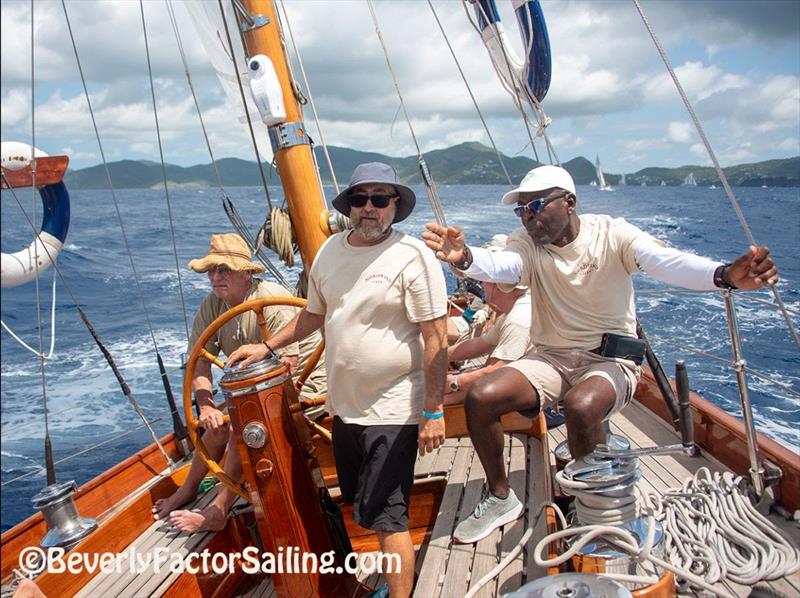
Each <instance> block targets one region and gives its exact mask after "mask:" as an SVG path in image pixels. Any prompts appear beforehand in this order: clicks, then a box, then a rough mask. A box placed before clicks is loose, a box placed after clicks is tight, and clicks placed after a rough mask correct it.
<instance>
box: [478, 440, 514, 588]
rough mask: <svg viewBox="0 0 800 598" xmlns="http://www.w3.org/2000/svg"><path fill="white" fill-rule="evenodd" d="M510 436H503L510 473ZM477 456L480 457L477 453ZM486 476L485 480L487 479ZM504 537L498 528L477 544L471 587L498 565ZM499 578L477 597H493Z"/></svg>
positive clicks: (491, 582)
mask: <svg viewBox="0 0 800 598" xmlns="http://www.w3.org/2000/svg"><path fill="white" fill-rule="evenodd" d="M510 452H511V449H510V436H504V437H503V464H504V465H505V469H506V473H508V461H509V457H510ZM475 458H476V459H478V455H477V453H476V454H475ZM481 469H482V468H481ZM485 479H486V478H485V476H484V480H485ZM502 537H503V530H502V529H496V530H494V531H493V532H492V533H491V534H489V535H488V536H486V537H485V538H483V539H482V540H480V541H478V542H477V544H475V554H474V555H473V558H472V567H471V571H470V576H469V588H470V589H471V588H472V587H473V586H475V584H476V583H477V582H478V581H480V579H481V578H482V577H483V576H484V575H486V574H487V573H488V572H489V571H491V570H492V569H493V568H494V566H495V565H497V563H498V562H499V561H498V558H497V554H498V548H499V545H500V541H501V539H502ZM496 585H497V579H493V580H492V581H490V582H489V583H487V584H486V585H485V586H483V587H482V588H481V589H480V590H479V591H478V593H477V594H476V597H477V598H492V597H493V596H495V595H496V592H495V587H496Z"/></svg>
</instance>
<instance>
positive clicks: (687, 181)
mask: <svg viewBox="0 0 800 598" xmlns="http://www.w3.org/2000/svg"><path fill="white" fill-rule="evenodd" d="M683 185H684V186H685V187H697V181H695V180H694V173H693V172H690V173H689V176H687V177H686V178H685V179H683Z"/></svg>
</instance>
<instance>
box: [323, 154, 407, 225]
mask: <svg viewBox="0 0 800 598" xmlns="http://www.w3.org/2000/svg"><path fill="white" fill-rule="evenodd" d="M364 183H386V184H388V185H392V186H394V188H395V189H397V194H398V195H399V196H400V200H399V201H398V202H397V212H396V213H395V215H394V220H393V221H392V222H400V221H401V220H405V219H406V218H408V216H409V215H410V214H411V212H412V210H413V209H414V206H415V205H416V203H417V196H416V195H414V192H413V191H412V190H411V188H410V187H406V186H405V185H402V184H401V183H400V179H399V177H398V176H397V171H396V170H395V169H394V168H392V167H391V166H389V165H388V164H384V163H383V162H367V163H366V164H359V165H358V166H356V169H355V170H354V171H353V176H351V177H350V184H349V185H348V186H347V189H345V190H344V191H342V192H341V193H339V195H337V196H336V197H335V198H334V199H333V207H334V208H336V209H337V210H338V211H340V212H341V213H342V214H344V215H345V216H350V202H349V201H347V196H348V195H349V194H350V190H351V189H352V188H353V187H355V186H357V185H363V184H364Z"/></svg>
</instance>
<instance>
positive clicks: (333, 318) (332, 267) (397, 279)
mask: <svg viewBox="0 0 800 598" xmlns="http://www.w3.org/2000/svg"><path fill="white" fill-rule="evenodd" d="M347 236H348V232H343V233H339V234H336V235H333V236H332V237H330V238H329V239H328V240H327V241H326V242H325V244H324V245H323V246H322V248H321V249H320V251H319V254H318V255H317V258H316V260H315V261H314V265H313V266H312V267H311V272H310V274H309V283H308V306H307V308H306V309H308V311H310V312H311V313H314V314H319V315H324V316H325V324H324V330H325V340H326V345H325V346H326V352H327V359H328V389H329V392H328V408H329V411H330V412H331V413H334V414H336V415H338V416H339V417H341V418H342V420H343V421H344V422H346V423H357V424H362V425H370V424H371V425H376V424H416V423H417V422H418V421H419V417H420V414H421V413H422V403H423V400H424V397H425V384H424V368H423V366H424V362H423V342H422V336H421V334H420V327H419V322H425V321H429V320H434V319H436V318H439V317H441V316H444V315H445V314H446V313H447V289H446V286H445V280H444V273H443V272H442V267H441V265H440V264H439V262H438V261H437V260H436V258H435V257H434V255H433V252H432V251H431V250H430V249H428V248H427V247H426V246H425V245H424V243H422V241H419V240H418V239H415V238H413V237H410V236H408V235H404V234H402V233H400V232H397V231H393V232H392V233H391V234H390V235H389V237H388V238H387V239H386V240H384V241H382V242H381V243H379V244H377V245H373V246H371V247H354V246H353V245H351V244H350V243H349V242H348V241H347Z"/></svg>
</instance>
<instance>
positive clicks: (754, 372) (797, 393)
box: [648, 335, 800, 397]
mask: <svg viewBox="0 0 800 598" xmlns="http://www.w3.org/2000/svg"><path fill="white" fill-rule="evenodd" d="M648 338H649V339H650V340H654V341H656V342H659V343H663V344H665V345H669V346H671V347H675V348H677V349H681V350H683V351H688V352H689V353H694V354H695V355H700V356H702V357H705V358H707V359H712V360H714V361H719V362H720V363H724V364H726V365H728V366H730V365H731V360H730V359H725V358H724V357H720V356H719V355H714V354H713V353H708V352H706V351H703V350H702V349H695V348H693V347H689V346H686V345H681V344H680V343H675V342H673V341H668V340H666V339H664V338H661V337H658V336H652V335H648ZM743 369H744V371H745V372H747V373H748V374H752V375H753V376H755V377H756V378H761V379H762V380H766V381H767V382H770V383H772V384H774V385H775V386H777V387H778V388H781V389H783V390H785V391H786V392H788V393H790V394H793V395H795V396H798V397H800V391H797V390H795V389H794V388H792V387H791V386H788V385H786V384H784V383H783V382H779V381H778V380H775V379H774V378H771V377H769V376H768V375H766V374H762V373H761V372H759V371H758V370H754V369H752V368H751V367H749V366H747V365H745V366H743Z"/></svg>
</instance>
